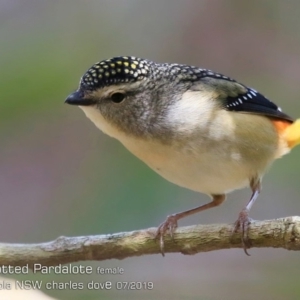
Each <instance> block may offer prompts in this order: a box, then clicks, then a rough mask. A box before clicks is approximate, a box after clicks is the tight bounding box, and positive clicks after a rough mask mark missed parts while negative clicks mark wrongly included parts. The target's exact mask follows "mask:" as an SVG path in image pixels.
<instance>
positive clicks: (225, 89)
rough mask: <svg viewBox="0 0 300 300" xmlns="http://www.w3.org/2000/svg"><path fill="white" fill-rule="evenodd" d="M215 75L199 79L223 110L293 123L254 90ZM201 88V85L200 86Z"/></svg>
mask: <svg viewBox="0 0 300 300" xmlns="http://www.w3.org/2000/svg"><path fill="white" fill-rule="evenodd" d="M215 74H216V75H211V76H206V77H202V78H201V84H204V85H206V88H208V89H209V88H210V89H211V91H212V92H213V93H214V96H213V98H215V99H218V101H220V103H221V105H222V106H223V107H224V109H226V110H229V111H237V112H242V113H253V114H259V115H265V116H269V117H273V118H278V119H281V120H286V121H290V122H293V118H291V117H290V116H288V115H287V114H285V113H283V112H282V111H281V108H280V107H278V106H277V105H276V104H274V103H273V102H271V101H270V100H268V99H267V98H266V97H264V96H263V95H262V94H260V93H258V92H257V91H256V90H254V89H251V88H248V87H246V86H244V85H242V84H240V83H238V82H236V81H235V80H233V79H230V78H228V77H225V76H224V77H221V78H220V76H222V75H219V74H217V73H215ZM200 86H201V85H200Z"/></svg>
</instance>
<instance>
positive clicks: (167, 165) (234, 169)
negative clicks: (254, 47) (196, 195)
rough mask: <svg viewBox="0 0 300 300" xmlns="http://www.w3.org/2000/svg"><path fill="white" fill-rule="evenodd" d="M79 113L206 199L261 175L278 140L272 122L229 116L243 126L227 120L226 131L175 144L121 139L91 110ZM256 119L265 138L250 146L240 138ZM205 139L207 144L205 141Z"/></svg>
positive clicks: (259, 135)
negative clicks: (240, 119)
mask: <svg viewBox="0 0 300 300" xmlns="http://www.w3.org/2000/svg"><path fill="white" fill-rule="evenodd" d="M80 108H81V109H83V111H84V112H85V114H86V116H87V117H88V118H89V119H91V121H92V122H93V123H94V124H95V125H96V126H97V127H98V128H99V129H100V130H102V131H103V132H104V133H106V134H108V135H110V136H112V137H114V138H116V139H118V140H119V141H120V142H121V143H122V144H123V145H124V146H125V147H126V148H127V149H128V150H129V151H131V152H132V153H133V154H134V155H136V156H137V157H138V158H140V159H141V160H142V161H144V162H145V163H146V164H147V165H148V166H149V167H150V168H152V169H153V170H154V171H156V172H157V173H159V174H160V175H161V176H162V177H164V178H165V179H167V180H169V181H171V182H173V183H175V184H177V185H179V186H182V187H185V188H188V189H191V190H194V191H198V192H201V193H205V194H223V193H227V192H230V191H232V190H235V189H239V188H243V187H245V186H248V185H249V180H250V179H251V178H253V177H254V176H259V177H260V176H262V174H263V173H264V172H265V170H266V168H267V167H268V166H269V165H270V164H271V162H272V161H273V160H274V158H275V155H276V151H277V144H276V140H277V138H276V137H274V136H273V135H275V134H276V133H275V130H274V129H273V126H272V124H271V122H270V121H269V120H268V119H267V118H265V117H261V116H253V115H252V116H251V118H249V123H248V122H247V121H248V115H246V114H244V115H242V116H241V114H238V113H234V114H231V115H230V118H231V117H232V116H233V118H236V117H237V118H243V122H244V123H241V124H244V125H243V126H233V125H232V124H235V121H237V122H238V120H235V119H234V120H231V121H232V122H228V120H227V121H226V124H230V126H229V127H228V130H227V131H226V127H225V128H224V126H226V124H214V130H209V131H207V128H206V129H205V132H204V131H202V130H201V129H199V130H198V131H197V135H196V136H193V138H190V139H187V140H186V141H185V142H184V143H180V145H178V144H176V143H175V144H172V143H171V144H162V143H161V142H160V141H155V140H145V139H139V138H136V137H133V136H128V135H125V134H124V133H123V132H122V131H120V130H118V129H117V128H116V127H114V126H112V125H111V124H109V123H108V122H107V121H106V120H105V119H104V118H103V116H102V115H101V114H100V112H99V111H98V110H96V109H95V108H93V107H87V106H84V107H80ZM226 113H227V112H226ZM253 118H254V119H253ZM255 118H256V119H257V120H256V121H257V122H260V123H261V126H262V127H260V128H261V131H260V132H258V133H257V132H256V134H257V139H263V138H265V139H266V141H265V143H263V144H262V143H261V142H259V143H257V145H255V139H252V140H251V144H250V143H248V141H247V140H243V138H241V137H240V135H241V136H242V137H244V136H247V135H245V132H244V131H247V130H250V132H251V128H250V127H251V124H254V123H253V122H255ZM223 119H224V118H223ZM218 120H222V118H218ZM224 120H225V119H224ZM256 125H257V124H256ZM249 126H250V127H249ZM264 128H265V129H266V130H264ZM228 131H232V132H228ZM233 131H234V132H233ZM220 132H227V133H226V136H223V137H222V136H220ZM233 133H234V134H233ZM203 135H205V136H206V139H203ZM233 136H234V137H235V138H232V137H233ZM253 141H254V143H253Z"/></svg>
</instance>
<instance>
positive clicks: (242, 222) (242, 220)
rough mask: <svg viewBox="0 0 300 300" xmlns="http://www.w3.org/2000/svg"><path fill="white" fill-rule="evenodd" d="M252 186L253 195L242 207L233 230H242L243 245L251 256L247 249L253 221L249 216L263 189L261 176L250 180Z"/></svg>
mask: <svg viewBox="0 0 300 300" xmlns="http://www.w3.org/2000/svg"><path fill="white" fill-rule="evenodd" d="M250 187H251V189H252V195H251V198H250V200H249V202H248V204H247V205H246V206H245V207H244V208H243V209H242V211H241V212H240V213H239V217H238V219H237V220H236V222H235V223H234V228H233V232H237V231H240V232H241V235H242V245H243V249H244V251H245V253H246V254H247V255H248V256H250V254H249V253H248V251H247V249H249V248H250V246H251V245H250V241H249V236H248V229H249V225H250V223H251V218H249V211H250V209H251V207H252V205H253V204H254V202H255V200H256V199H257V197H258V195H259V193H260V190H261V182H260V179H259V178H254V179H252V180H251V181H250Z"/></svg>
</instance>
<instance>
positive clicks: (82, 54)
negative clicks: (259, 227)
mask: <svg viewBox="0 0 300 300" xmlns="http://www.w3.org/2000/svg"><path fill="white" fill-rule="evenodd" d="M299 15H300V3H299V2H298V1H296V0H290V1H288V4H287V2H283V1H272V0H266V1H258V0H255V1H251V2H246V1H238V0H227V1H220V0H219V1H218V0H217V1H209V0H202V1H193V0H187V1H179V0H176V1H171V0H164V1H158V0H154V1H142V0H128V1H125V0H123V1H121V0H120V1H109V0H101V1H96V0H90V1H79V0H72V1H71V0H69V1H57V2H54V1H46V0H40V1H38V0H28V1H26V2H25V1H21V0H6V1H5V0H2V1H1V0H0V39H1V47H0V90H1V100H0V101H1V104H0V105H1V109H0V137H1V141H2V142H1V146H2V147H1V148H0V151H1V162H0V193H1V199H2V200H1V201H2V203H1V211H0V224H1V226H0V234H1V241H8V242H38V241H44V240H49V239H53V238H56V237H57V236H59V235H85V234H97V233H99V234H102V233H111V232H119V231H125V230H134V229H139V228H146V227H150V226H157V225H158V224H159V223H160V222H161V221H163V220H164V219H165V217H166V215H168V214H170V213H173V212H177V211H180V210H183V209H188V208H191V207H193V206H196V205H198V204H199V203H200V201H201V203H204V202H205V201H207V200H208V198H207V197H206V196H204V195H199V194H197V193H193V192H190V191H187V190H185V189H182V188H180V187H176V186H174V185H173V184H171V183H168V182H166V181H165V180H163V179H162V178H160V177H159V176H158V175H156V174H154V173H153V172H152V171H151V170H149V168H147V167H146V166H145V165H144V164H143V163H141V162H140V161H138V160H137V159H136V158H134V157H133V156H132V155H131V154H130V153H128V152H127V150H125V149H124V148H123V147H122V145H120V144H119V143H118V142H117V141H115V140H112V139H110V138H108V137H106V136H104V135H103V134H102V133H100V132H99V131H98V130H97V129H96V128H95V127H94V125H93V124H91V122H90V121H88V120H87V119H86V118H85V116H84V115H83V113H82V112H81V111H79V110H78V109H76V108H74V107H68V106H65V105H64V104H63V101H64V99H65V97H66V96H67V95H68V94H69V93H70V92H71V91H73V90H74V89H76V88H77V84H78V82H79V79H80V76H81V75H82V74H83V72H84V71H85V70H86V69H87V68H88V67H89V66H91V65H92V64H93V63H94V62H96V61H99V60H102V59H105V58H108V57H111V56H115V55H135V56H140V57H145V58H149V59H153V60H155V61H160V62H163V61H166V62H178V63H187V64H193V65H198V66H201V67H205V68H210V69H213V70H215V71H219V72H221V73H224V74H226V75H229V76H231V77H233V78H236V79H238V80H239V81H241V82H243V83H245V84H248V85H249V86H252V87H254V88H255V89H257V90H259V91H261V92H262V93H263V94H265V95H267V96H268V97H269V98H270V99H272V100H273V101H274V102H275V103H278V104H279V105H280V106H281V107H282V108H283V110H284V111H286V112H287V113H289V114H291V115H292V116H294V117H297V116H298V117H299V116H300V104H299V99H298V98H299V80H300V72H299V69H300V33H299V30H298V28H299V26H300V18H299ZM299 154H300V151H299V149H295V150H294V151H293V152H292V153H291V154H290V155H289V156H287V157H284V158H283V159H281V160H279V161H278V162H277V163H276V164H275V165H274V167H273V168H272V169H271V170H270V172H269V174H268V175H267V176H266V178H265V180H264V190H263V193H262V195H261V197H260V199H259V200H258V201H257V204H256V205H255V206H254V208H253V211H252V215H253V217H254V218H257V219H267V218H274V217H284V216H288V215H299V211H300V204H299V200H298V198H299V196H298V195H299V194H300V187H299V184H298V181H299V169H300V160H299ZM249 194H250V192H249V190H243V191H238V192H235V193H233V194H231V195H230V196H229V199H230V201H228V202H227V203H225V204H224V205H223V206H222V207H221V208H217V209H215V210H211V211H209V212H207V213H203V214H201V216H200V215H198V216H194V217H191V218H189V219H187V220H183V221H182V222H181V223H180V225H183V224H184V225H187V224H193V223H199V222H201V223H202V222H203V223H216V222H232V221H234V220H235V219H236V216H237V213H238V211H239V210H240V208H241V207H242V206H243V205H244V204H245V203H246V201H247V199H248V197H249ZM250 252H251V254H252V256H251V257H250V258H248V257H245V255H244V253H243V251H236V250H228V251H220V252H215V253H206V254H201V255H196V256H191V257H187V256H183V255H180V254H173V255H167V256H166V257H165V258H164V259H163V258H162V257H160V256H145V257H138V258H131V259H126V260H124V261H121V262H119V261H109V262H103V263H97V262H93V263H91V264H92V265H93V266H95V267H96V266H99V265H101V266H108V267H113V266H120V267H123V268H124V269H125V275H123V276H117V277H114V276H105V277H103V276H102V277H100V276H99V275H94V276H90V277H88V276H75V275H74V276H71V275H69V276H66V275H61V276H58V275H49V276H45V275H40V276H38V275H34V276H33V275H32V276H31V278H34V279H37V278H42V279H43V280H45V281H49V280H53V279H55V280H57V281H69V280H73V281H85V282H87V281H90V280H98V281H105V280H112V281H114V282H115V281H116V280H124V281H130V280H132V281H138V280H148V281H153V282H154V284H155V288H154V290H153V291H136V292H130V291H126V292H119V291H116V290H113V291H105V292H103V291H87V290H86V291H83V292H78V291H69V290H65V291H46V292H47V293H49V294H50V295H53V296H55V297H57V298H59V299H116V298H122V299H165V300H167V299H174V300H175V299H203V300H217V299H230V300H234V299H245V300H247V299H253V298H256V299H274V300H277V299H278V300H279V299H298V298H299V295H300V288H299V285H298V281H297V278H298V276H299V267H300V263H299V259H298V256H299V254H297V253H290V252H287V251H283V250H282V251H281V250H273V249H266V250H262V249H260V250H256V249H251V251H250ZM24 278H28V277H25V276H24Z"/></svg>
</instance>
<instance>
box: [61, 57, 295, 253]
mask: <svg viewBox="0 0 300 300" xmlns="http://www.w3.org/2000/svg"><path fill="white" fill-rule="evenodd" d="M65 102H66V103H68V104H71V105H77V106H79V107H80V108H81V109H82V110H83V111H84V113H85V114H86V116H87V117H88V118H89V119H90V120H91V121H92V122H93V123H94V124H95V125H96V126H97V127H98V128H99V129H100V130H102V131H103V132H104V133H106V134H108V135H109V136H111V137H113V138H116V139H118V140H119V141H120V142H121V143H122V144H123V145H124V146H125V147H126V148H127V149H128V150H129V151H131V152H132V153H133V154H134V155H136V156H137V157H138V158H139V159H141V160H142V161H144V162H145V163H146V164H147V165H148V166H149V167H150V168H152V169H153V170H154V171H156V172H157V173H158V174H160V175H161V176H162V177H164V178H165V179H167V180H169V181H171V182H173V183H175V184H177V185H179V186H182V187H185V188H188V189H191V190H193V191H197V192H201V193H204V194H207V195H209V196H210V197H211V199H212V200H211V202H209V203H207V204H204V205H201V206H198V207H196V208H192V209H190V210H187V211H184V212H179V213H176V214H172V215H170V216H168V217H167V219H166V220H165V222H163V223H162V224H161V225H160V226H159V227H158V230H157V235H156V237H157V238H159V240H160V247H161V251H162V254H164V235H165V234H166V233H167V232H169V234H170V235H171V236H173V233H174V231H175V229H176V227H177V221H178V220H179V219H182V218H184V217H187V216H190V215H192V214H195V213H198V212H200V211H203V210H206V209H209V208H212V207H215V206H218V205H220V204H221V203H223V202H224V200H225V197H226V194H228V193H229V192H231V191H233V190H236V189H240V188H244V187H247V186H249V187H250V188H251V190H252V195H251V197H250V200H249V202H248V203H247V205H246V206H245V207H244V209H243V210H242V211H241V212H240V213H239V216H238V219H237V221H236V222H235V224H234V226H233V232H237V231H240V232H241V242H242V246H243V249H244V251H245V253H246V254H247V255H249V254H248V252H247V249H249V248H250V246H251V244H250V241H249V238H248V228H249V224H250V223H251V219H250V218H249V211H250V209H251V207H252V205H253V203H254V202H255V200H256V199H257V197H258V195H259V193H260V190H261V180H262V177H263V175H264V173H265V172H266V170H267V169H268V168H269V167H270V165H271V164H272V163H273V161H274V160H275V159H277V158H280V157H281V156H283V155H284V154H287V153H288V152H289V151H290V150H291V149H292V148H293V147H294V146H296V145H297V144H299V143H300V119H298V120H296V121H294V120H293V119H292V118H291V117H290V116H288V115H286V114H285V113H283V112H282V111H281V109H280V108H279V107H278V106H277V105H275V104H274V103H273V102H271V101H270V100H268V99H267V98H265V97H264V96H263V95H262V94H260V93H259V92H257V91H256V90H254V89H252V88H249V87H247V86H245V85H243V84H241V83H238V82H237V81H235V80H233V79H231V78H229V77H227V76H224V75H222V74H219V73H215V72H213V71H211V70H207V69H201V68H198V67H195V66H189V65H182V64H168V63H163V64H160V63H155V62H152V61H150V60H147V59H142V58H137V57H133V56H120V57H114V58H111V59H107V60H103V61H100V62H98V63H95V64H94V65H93V66H92V67H91V68H90V69H88V70H87V72H86V73H85V74H84V75H83V76H82V78H81V80H80V84H79V88H78V90H77V91H75V92H74V93H72V94H70V95H69V96H68V97H67V99H66V100H65Z"/></svg>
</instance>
